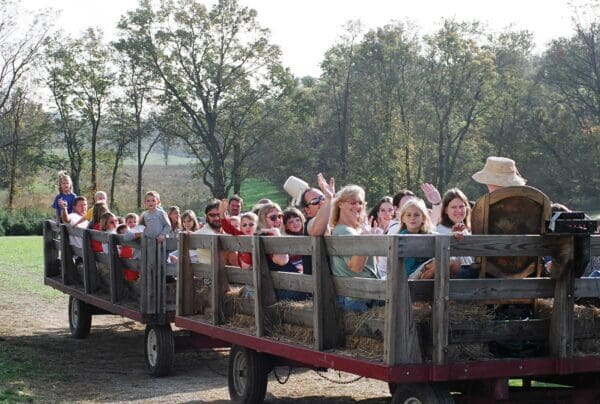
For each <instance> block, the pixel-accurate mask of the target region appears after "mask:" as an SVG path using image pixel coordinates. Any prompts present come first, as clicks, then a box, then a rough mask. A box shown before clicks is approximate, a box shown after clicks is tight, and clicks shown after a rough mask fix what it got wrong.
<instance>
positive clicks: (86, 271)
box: [82, 229, 98, 294]
mask: <svg viewBox="0 0 600 404" xmlns="http://www.w3.org/2000/svg"><path fill="white" fill-rule="evenodd" d="M82 247H83V248H82V250H83V287H84V289H85V293H88V294H90V293H94V292H95V291H96V289H97V287H98V270H97V269H96V256H95V253H94V251H93V250H92V239H91V230H88V229H84V230H83V234H82Z"/></svg>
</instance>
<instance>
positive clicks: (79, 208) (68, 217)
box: [61, 196, 88, 248]
mask: <svg viewBox="0 0 600 404" xmlns="http://www.w3.org/2000/svg"><path fill="white" fill-rule="evenodd" d="M86 210H87V199H85V196H78V197H77V198H75V199H74V201H73V212H71V213H67V204H66V203H63V204H62V211H61V218H62V221H63V223H67V224H68V225H70V226H72V227H79V228H82V229H84V228H86V227H87V224H88V222H87V220H85V219H83V220H82V218H83V216H84V215H85V212H86ZM69 243H70V244H71V245H72V246H73V247H77V248H82V240H81V237H79V236H69Z"/></svg>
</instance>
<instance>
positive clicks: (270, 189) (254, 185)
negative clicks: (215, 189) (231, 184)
mask: <svg viewBox="0 0 600 404" xmlns="http://www.w3.org/2000/svg"><path fill="white" fill-rule="evenodd" d="M282 189H283V183H281V185H280V186H275V185H273V184H270V183H268V182H266V181H262V180H258V179H255V178H248V179H247V180H246V181H244V183H243V184H242V191H241V192H240V194H241V196H242V198H243V199H244V210H250V208H252V206H253V205H254V204H255V203H256V202H258V201H259V200H260V199H263V198H268V199H270V200H272V201H273V202H277V203H278V204H279V205H281V206H282V207H285V206H287V199H286V198H287V194H285V192H282V191H281V190H282ZM230 196H231V195H230Z"/></svg>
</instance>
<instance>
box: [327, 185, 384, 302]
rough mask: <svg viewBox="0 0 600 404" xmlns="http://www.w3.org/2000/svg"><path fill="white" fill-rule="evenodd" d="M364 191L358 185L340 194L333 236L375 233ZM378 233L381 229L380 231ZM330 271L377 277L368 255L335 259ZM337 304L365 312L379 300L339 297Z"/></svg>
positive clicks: (336, 203) (371, 259)
mask: <svg viewBox="0 0 600 404" xmlns="http://www.w3.org/2000/svg"><path fill="white" fill-rule="evenodd" d="M364 206H365V191H364V190H363V189H362V188H361V187H359V186H358V185H347V186H345V187H343V188H342V189H341V190H339V191H338V193H337V194H336V197H335V199H334V201H333V208H332V212H331V225H332V226H333V231H332V232H331V234H332V235H333V236H354V235H359V234H373V233H372V232H373V231H374V230H373V229H371V228H370V226H369V225H368V223H365V221H366V217H365V209H364ZM377 230H379V229H377ZM331 272H332V273H333V275H335V276H345V277H360V278H373V279H377V278H378V272H377V266H376V264H375V258H374V257H372V256H366V255H364V256H363V255H354V256H339V255H336V256H333V257H332V262H331ZM338 304H339V305H340V306H341V307H342V308H343V309H345V310H352V311H359V312H360V311H365V310H368V309H369V308H370V307H372V306H373V305H374V304H379V303H378V302H376V301H372V300H364V299H356V298H351V297H344V296H340V297H338Z"/></svg>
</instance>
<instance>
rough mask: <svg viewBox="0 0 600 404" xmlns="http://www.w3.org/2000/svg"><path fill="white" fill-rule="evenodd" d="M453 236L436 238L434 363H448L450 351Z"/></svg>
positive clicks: (433, 319)
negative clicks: (449, 312) (451, 248)
mask: <svg viewBox="0 0 600 404" xmlns="http://www.w3.org/2000/svg"><path fill="white" fill-rule="evenodd" d="M451 239H452V236H449V235H445V236H442V235H439V236H436V238H435V267H436V269H435V280H434V286H433V307H432V316H431V317H432V326H433V329H432V331H433V363H434V364H436V365H443V364H445V363H446V354H447V353H448V328H449V324H448V300H449V299H448V296H449V292H450V282H449V280H450V268H449V265H450V240H451Z"/></svg>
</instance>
